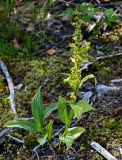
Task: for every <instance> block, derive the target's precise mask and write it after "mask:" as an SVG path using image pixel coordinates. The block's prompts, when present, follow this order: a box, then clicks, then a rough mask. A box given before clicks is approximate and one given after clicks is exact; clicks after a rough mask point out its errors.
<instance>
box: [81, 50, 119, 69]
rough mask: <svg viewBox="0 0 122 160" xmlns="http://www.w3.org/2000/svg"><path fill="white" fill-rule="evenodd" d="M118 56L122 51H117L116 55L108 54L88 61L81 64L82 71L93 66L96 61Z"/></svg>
mask: <svg viewBox="0 0 122 160" xmlns="http://www.w3.org/2000/svg"><path fill="white" fill-rule="evenodd" d="M117 56H122V53H117V54H114V55H107V56H100V57H97V58H96V59H95V60H94V61H92V62H88V63H85V64H83V65H81V71H83V70H88V67H89V66H91V65H92V64H94V63H96V62H98V61H101V60H105V59H108V58H113V57H117Z"/></svg>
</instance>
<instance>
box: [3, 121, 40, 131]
mask: <svg viewBox="0 0 122 160" xmlns="http://www.w3.org/2000/svg"><path fill="white" fill-rule="evenodd" d="M4 126H6V127H18V128H23V129H25V130H28V131H31V132H39V130H38V129H37V128H36V125H35V123H33V122H31V121H28V120H11V121H8V122H6V123H5V125H4Z"/></svg>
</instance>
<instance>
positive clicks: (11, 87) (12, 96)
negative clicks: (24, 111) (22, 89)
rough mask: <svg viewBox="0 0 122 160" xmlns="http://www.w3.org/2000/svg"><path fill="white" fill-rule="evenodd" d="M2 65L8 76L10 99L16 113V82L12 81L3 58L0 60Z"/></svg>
mask: <svg viewBox="0 0 122 160" xmlns="http://www.w3.org/2000/svg"><path fill="white" fill-rule="evenodd" d="M0 67H1V69H2V71H3V73H4V75H5V77H6V80H7V82H8V87H9V91H10V95H9V99H10V105H11V110H12V112H13V113H15V114H16V105H15V102H14V84H13V82H12V78H11V76H10V74H9V72H8V69H7V67H6V65H5V64H4V62H3V61H2V60H0Z"/></svg>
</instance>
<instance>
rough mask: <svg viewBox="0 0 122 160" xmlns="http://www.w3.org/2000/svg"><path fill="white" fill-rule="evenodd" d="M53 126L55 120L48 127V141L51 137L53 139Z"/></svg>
mask: <svg viewBox="0 0 122 160" xmlns="http://www.w3.org/2000/svg"><path fill="white" fill-rule="evenodd" d="M52 126H53V121H50V122H49V123H48V124H47V127H46V134H47V139H48V141H51V139H52V135H53V127H52Z"/></svg>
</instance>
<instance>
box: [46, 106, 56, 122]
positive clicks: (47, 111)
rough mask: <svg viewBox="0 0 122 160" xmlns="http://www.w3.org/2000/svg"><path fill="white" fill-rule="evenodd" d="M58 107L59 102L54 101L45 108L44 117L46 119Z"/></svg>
mask: <svg viewBox="0 0 122 160" xmlns="http://www.w3.org/2000/svg"><path fill="white" fill-rule="evenodd" d="M57 108H58V105H57V103H52V104H50V105H49V106H47V107H46V108H45V114H44V119H46V118H47V117H48V116H49V115H50V114H51V113H52V112H53V111H55V110H56V109H57Z"/></svg>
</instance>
